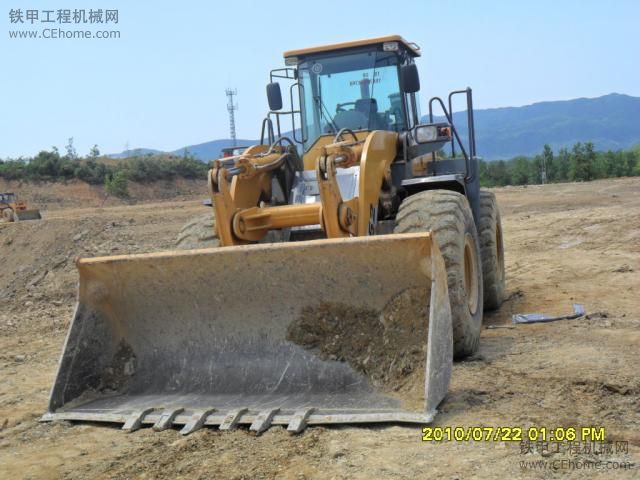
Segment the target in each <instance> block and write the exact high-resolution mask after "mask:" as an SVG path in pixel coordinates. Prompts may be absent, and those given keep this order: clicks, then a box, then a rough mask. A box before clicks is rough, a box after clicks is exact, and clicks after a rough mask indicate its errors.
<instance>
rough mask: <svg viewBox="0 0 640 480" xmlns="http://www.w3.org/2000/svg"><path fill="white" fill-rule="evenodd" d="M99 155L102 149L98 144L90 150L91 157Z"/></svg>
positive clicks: (94, 157)
mask: <svg viewBox="0 0 640 480" xmlns="http://www.w3.org/2000/svg"><path fill="white" fill-rule="evenodd" d="M99 156H100V149H98V145H94V146H93V147H91V150H89V157H90V158H93V159H94V160H95V159H96V158H98V157H99Z"/></svg>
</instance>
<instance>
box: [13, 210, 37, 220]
mask: <svg viewBox="0 0 640 480" xmlns="http://www.w3.org/2000/svg"><path fill="white" fill-rule="evenodd" d="M13 215H14V219H15V221H16V222H18V221H20V222H22V221H24V220H40V219H41V218H42V215H40V210H38V209H37V208H34V209H32V210H16V211H14V212H13Z"/></svg>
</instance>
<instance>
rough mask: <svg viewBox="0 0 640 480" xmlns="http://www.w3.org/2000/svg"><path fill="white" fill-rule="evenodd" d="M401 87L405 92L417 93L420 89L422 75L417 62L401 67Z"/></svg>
mask: <svg viewBox="0 0 640 480" xmlns="http://www.w3.org/2000/svg"><path fill="white" fill-rule="evenodd" d="M400 88H402V91H403V92H404V93H415V92H417V91H418V90H420V77H419V76H418V67H417V66H416V64H415V63H411V64H409V65H403V66H402V67H400Z"/></svg>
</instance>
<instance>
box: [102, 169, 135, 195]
mask: <svg viewBox="0 0 640 480" xmlns="http://www.w3.org/2000/svg"><path fill="white" fill-rule="evenodd" d="M104 189H105V190H106V192H107V193H108V194H109V195H113V196H114V197H118V198H128V197H129V179H128V177H127V172H125V171H124V170H117V171H116V172H115V173H113V174H111V175H107V177H106V178H105V180H104Z"/></svg>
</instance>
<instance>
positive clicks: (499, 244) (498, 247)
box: [496, 222, 504, 280]
mask: <svg viewBox="0 0 640 480" xmlns="http://www.w3.org/2000/svg"><path fill="white" fill-rule="evenodd" d="M496 259H497V260H498V277H499V279H500V280H502V278H503V277H504V250H503V246H502V227H501V226H500V222H498V223H497V224H496Z"/></svg>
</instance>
